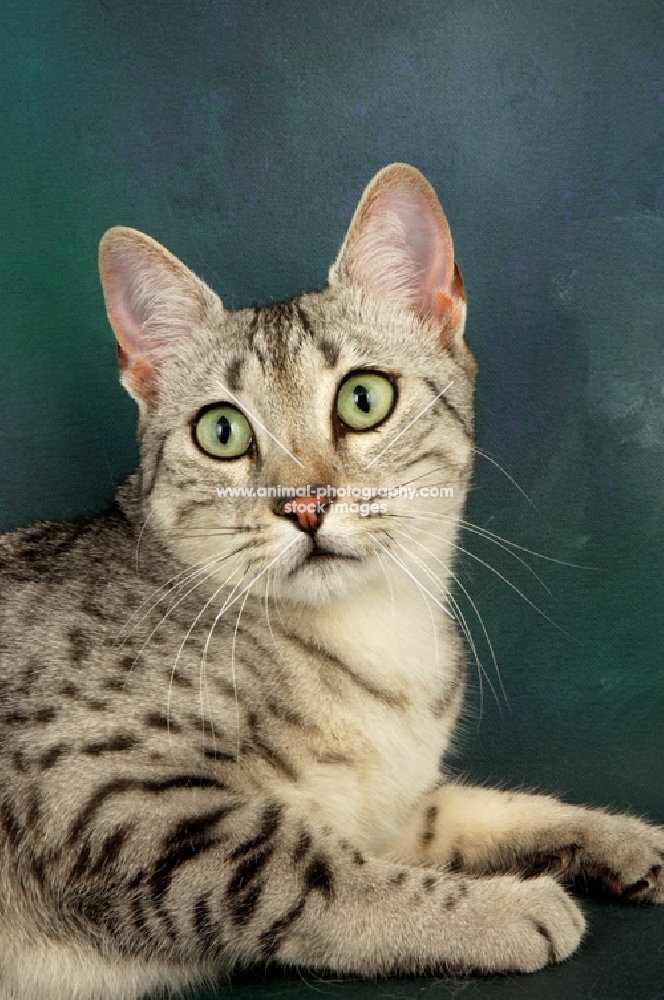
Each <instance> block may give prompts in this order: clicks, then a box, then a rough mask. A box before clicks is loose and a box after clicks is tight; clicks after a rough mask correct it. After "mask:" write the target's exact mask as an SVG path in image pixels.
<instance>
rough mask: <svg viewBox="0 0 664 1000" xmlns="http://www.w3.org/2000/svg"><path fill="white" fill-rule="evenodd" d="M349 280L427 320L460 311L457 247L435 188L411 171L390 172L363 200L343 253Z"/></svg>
mask: <svg viewBox="0 0 664 1000" xmlns="http://www.w3.org/2000/svg"><path fill="white" fill-rule="evenodd" d="M342 257H343V258H345V260H344V264H345V270H346V272H347V274H348V276H349V277H350V278H351V279H352V280H354V281H356V282H357V283H358V284H360V285H362V286H364V287H365V288H367V289H369V290H371V291H373V292H375V293H377V294H379V295H383V294H384V295H389V296H391V297H393V298H396V299H399V300H401V302H402V304H403V305H404V306H405V307H406V308H408V309H411V310H412V311H413V312H415V313H416V314H417V315H418V316H420V317H421V318H422V319H435V320H439V321H441V322H445V321H446V320H447V318H448V315H449V313H450V310H453V309H454V306H455V299H456V296H455V295H454V291H453V284H454V247H453V244H452V236H451V234H450V230H449V226H448V225H447V220H446V219H445V215H444V213H443V210H442V208H441V207H440V204H439V202H438V199H437V198H436V196H435V193H434V191H433V189H432V188H431V187H430V185H429V184H428V182H427V181H426V180H425V179H424V178H423V177H422V175H421V174H420V173H419V172H418V171H416V170H414V169H413V168H411V167H405V166H402V165H395V166H393V167H387V168H386V169H385V170H384V171H382V172H381V173H380V174H378V176H377V177H376V179H375V181H374V182H372V184H371V185H370V186H369V189H368V191H367V193H366V194H365V196H364V197H363V199H362V201H361V203H360V205H359V207H358V210H357V213H356V216H355V219H354V220H353V223H352V224H351V229H350V232H349V234H348V237H347V242H346V246H345V247H344V250H343V251H342Z"/></svg>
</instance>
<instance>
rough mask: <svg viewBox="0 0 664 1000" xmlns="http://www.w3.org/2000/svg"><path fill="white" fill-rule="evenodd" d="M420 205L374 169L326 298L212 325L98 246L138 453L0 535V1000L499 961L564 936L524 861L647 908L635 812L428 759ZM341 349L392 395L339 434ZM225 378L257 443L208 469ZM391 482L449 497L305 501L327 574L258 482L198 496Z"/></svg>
mask: <svg viewBox="0 0 664 1000" xmlns="http://www.w3.org/2000/svg"><path fill="white" fill-rule="evenodd" d="M384 212H388V213H391V214H390V217H389V219H388V223H386V224H383V222H384V219H383V216H382V214H381V213H384ZM395 212H397V213H401V215H400V216H399V218H397V219H396V221H395V218H394V213H395ZM422 213H424V216H423V215H422ZM427 213H430V214H429V215H427ZM381 220H382V221H381ZM441 220H442V221H441ZM443 223H444V216H443V215H442V210H441V209H440V206H438V203H437V201H436V200H435V195H433V192H432V190H431V189H430V188H429V186H428V185H427V183H426V181H424V179H423V178H422V177H421V176H420V175H419V174H417V172H416V171H414V170H412V168H407V167H404V166H403V165H396V166H394V167H392V168H388V170H387V171H384V172H382V173H381V174H380V175H378V177H377V178H376V179H375V180H374V182H372V185H370V187H369V189H368V191H367V193H366V194H365V196H364V198H363V201H362V202H361V204H360V207H359V208H358V212H357V213H356V217H355V219H354V221H353V223H352V224H351V228H350V230H349V234H348V237H347V238H346V241H345V243H344V248H343V249H342V252H341V254H340V257H339V258H338V260H337V262H336V263H335V265H334V267H333V269H332V271H331V274H330V283H329V285H328V287H327V288H326V289H325V290H323V291H322V292H315V293H309V294H306V295H303V296H300V297H298V298H296V299H293V300H291V301H288V302H283V303H277V304H273V305H270V306H267V307H263V308H260V309H250V310H241V311H239V312H235V313H231V312H228V311H227V310H225V309H224V307H223V306H222V304H221V303H220V302H219V300H218V299H217V298H216V297H215V296H214V294H213V293H212V292H211V291H210V290H209V289H207V288H206V287H205V286H204V285H203V284H202V283H201V282H200V281H199V280H198V279H195V278H194V277H193V276H191V275H190V273H189V272H188V271H187V270H186V268H185V267H184V265H181V264H180V263H179V262H177V261H175V259H174V258H172V257H171V256H170V255H168V254H167V252H165V251H162V249H161V248H159V247H158V245H157V244H155V243H154V241H151V240H149V239H148V238H147V237H143V236H141V235H140V234H136V233H133V232H132V231H128V230H121V231H118V230H114V231H111V234H109V236H108V237H106V238H105V243H103V244H102V277H103V280H104V286H105V291H106V295H107V302H108V304H109V315H110V318H111V321H112V323H113V325H114V328H115V330H116V334H117V336H118V340H119V343H120V348H121V367H122V372H123V380H124V382H125V384H126V385H127V388H128V389H129V390H130V391H131V393H132V395H134V397H135V398H136V399H137V401H138V403H139V442H140V447H141V466H140V469H139V470H138V471H137V473H135V474H134V475H132V476H131V477H130V478H129V480H128V481H127V482H126V483H125V484H124V485H123V486H122V487H121V488H120V490H119V492H118V495H117V497H116V500H115V502H114V503H113V505H112V507H111V508H110V510H109V511H107V512H106V513H105V514H103V515H100V516H98V517H93V518H85V519H80V520H78V521H76V522H72V523H70V524H64V525H63V524H53V523H47V522H44V523H40V524H37V525H34V526H32V527H29V528H24V529H21V530H18V531H15V532H12V533H10V534H8V535H5V536H4V537H2V539H0V575H1V578H2V580H1V584H0V660H1V670H0V758H1V761H2V767H1V768H0V841H1V844H0V998H1V1000H46V998H49V1000H65V998H67V1000H69V998H75V1000H106V998H109V1000H111V998H112V1000H133V998H137V997H139V996H140V995H142V994H143V993H145V992H146V991H150V990H155V991H159V990H162V989H170V990H173V991H177V990H180V989H183V988H184V987H185V986H186V985H188V984H196V983H205V982H212V981H213V980H214V978H215V977H218V976H220V975H222V974H224V973H228V972H229V971H231V970H232V969H234V968H235V967H237V966H238V965H246V964H249V963H253V962H269V961H278V962H281V963H284V964H287V965H289V964H295V965H301V966H307V967H314V968H323V969H324V968H327V969H333V970H336V971H337V972H349V973H354V974H362V975H369V976H372V975H377V974H390V973H397V972H399V973H404V972H425V971H448V970H449V971H472V970H481V971H494V970H503V971H528V970H533V969H537V968H540V967H541V966H543V965H545V964H546V963H548V962H552V961H558V960H560V959H562V958H564V957H566V956H567V955H568V954H569V953H570V952H571V951H572V950H573V949H574V948H575V947H576V945H577V944H578V942H579V939H580V937H581V934H582V932H583V927H584V920H583V917H582V915H581V913H580V911H579V908H578V906H577V904H576V903H575V902H573V901H572V899H571V898H570V897H569V896H568V895H567V893H566V892H565V890H564V889H563V888H562V887H561V886H560V885H559V884H558V883H557V882H556V881H554V879H553V878H552V877H551V874H548V873H552V874H555V875H557V876H566V877H569V878H571V877H574V876H576V875H577V874H578V873H585V874H586V875H590V876H592V877H596V878H597V879H598V880H600V881H602V882H603V884H604V885H605V886H606V887H607V888H608V889H609V890H610V891H612V892H614V893H618V894H621V895H623V896H628V897H632V898H651V899H654V900H657V901H659V900H661V898H662V896H663V888H662V879H661V867H662V859H663V858H664V854H663V851H664V835H663V834H662V832H661V831H660V830H659V829H657V828H654V827H648V826H646V824H644V823H642V822H641V821H639V820H635V819H631V818H625V817H614V816H609V815H608V814H605V813H600V812H594V811H591V810H585V809H581V808H578V807H572V806H566V805H563V804H562V803H559V802H556V801H555V800H552V799H548V798H544V797H535V796H532V797H529V796H525V795H521V794H519V795H516V794H515V795H512V796H510V795H508V794H507V793H500V792H494V791H491V790H482V789H468V788H463V787H461V786H458V785H455V784H452V783H449V782H446V781H445V780H444V776H443V775H442V774H441V772H440V760H441V757H442V756H443V754H444V752H445V750H446V748H447V747H448V745H449V742H450V739H451V738H452V734H453V731H454V727H455V723H456V720H457V717H458V714H459V712H460V708H461V703H462V697H463V688H464V653H463V647H462V643H461V640H460V638H459V635H458V632H457V626H456V623H455V622H454V621H452V619H451V618H450V616H449V615H448V614H447V613H446V612H445V608H444V606H443V605H444V601H445V600H446V594H447V593H448V591H449V589H450V588H451V587H452V582H453V578H452V565H453V551H454V543H455V539H456V537H457V533H458V526H459V518H460V516H461V512H462V509H463V503H464V499H465V495H466V491H467V488H468V482H469V478H470V473H471V465H472V461H471V459H472V426H473V416H472V393H473V380H474V373H475V365H474V361H473V359H472V356H471V354H470V352H469V350H468V348H467V347H466V345H465V343H464V341H463V336H462V334H463V322H464V317H465V297H464V296H463V290H462V286H461V283H460V281H461V279H460V274H459V271H458V268H456V267H455V265H454V260H453V255H452V257H451V258H450V257H449V254H452V245H451V237H450V236H449V230H448V229H447V228H446V223H444V224H443ZM372 227H373V228H372ZM394 233H396V234H398V238H399V247H398V254H397V255H396V257H395V254H394V253H392V251H391V250H390V248H389V247H387V248H386V247H384V246H382V244H381V240H383V239H386V238H388V239H389V238H391V237H390V234H394ZM427 234H428V235H427ZM429 237H430V240H429V243H427V239H429ZM409 241H412V246H411V243H410V242H409ZM413 247H415V249H416V253H415V250H414V249H413ZM427 248H428V249H427ZM411 251H412V253H413V254H414V256H413V259H412V260H411V259H410V257H409V254H411ZM366 254H369V255H370V256H371V260H369V261H366V260H364V257H363V255H365V256H366ZM427 254H428V255H429V256H427ZM394 260H397V261H398V267H397V268H396V272H395V274H396V277H395V279H394V280H391V279H390V274H389V271H390V267H391V266H392V265H391V264H390V261H394ZM386 269H387V272H386ZM418 282H419V284H418ZM170 297H172V298H173V310H172V312H169V301H170V300H171V299H170ZM132 310H133V312H132ZM365 369H370V370H372V371H379V372H384V373H386V374H387V375H389V376H390V378H391V379H392V380H393V382H394V385H395V386H396V393H397V403H396V406H395V408H394V411H393V413H392V414H391V415H390V416H389V418H388V419H387V420H386V421H385V423H383V424H381V426H380V427H379V428H377V429H376V430H375V431H370V432H366V433H361V434H360V433H352V432H350V431H349V429H348V427H347V426H345V425H343V423H342V422H340V421H339V420H338V419H337V417H336V416H335V402H334V401H335V396H336V392H337V389H338V386H339V384H340V382H341V381H342V380H343V378H344V377H345V376H346V375H347V374H348V373H349V372H352V371H357V370H365ZM450 383H451V384H450ZM448 384H450V387H449V390H448V391H447V392H446V393H445V394H444V395H442V396H441V395H440V393H441V391H442V390H443V389H444V388H445V386H447V385H448ZM227 393H231V394H232V396H230V397H228V396H227ZM228 398H231V399H234V400H236V401H238V400H239V401H240V404H241V405H242V406H243V407H244V409H245V412H246V414H247V416H248V418H249V419H250V420H252V421H254V425H253V430H254V435H255V440H254V443H253V445H252V450H251V453H247V455H246V456H244V457H240V458H238V459H236V460H233V461H228V462H223V461H218V460H214V459H212V458H210V457H209V456H207V455H205V454H203V453H202V452H201V451H200V449H198V448H197V446H196V444H195V441H194V437H193V435H192V424H193V423H194V422H195V420H196V415H197V414H198V413H199V412H200V411H201V410H202V409H203V408H205V407H206V406H209V405H210V404H212V403H214V402H219V401H222V402H224V401H226V402H227V401H228ZM240 404H238V405H240ZM418 415H420V416H419V417H418ZM256 421H259V422H256ZM409 423H411V424H412V427H410V428H409V430H408V433H404V434H403V435H401V436H400V431H401V430H402V429H403V428H406V427H407V426H408V425H409ZM268 430H269V431H270V433H271V434H272V435H273V437H270V435H269V434H268V433H267V431H268ZM275 438H276V439H278V442H280V444H281V445H283V447H279V446H278V445H277V444H276V443H275V440H274V439H275ZM390 442H393V443H392V444H390ZM386 445H390V446H389V448H388V449H387V450H386V451H385V453H384V455H383V456H382V457H381V460H380V462H373V463H372V466H371V467H370V468H367V466H368V465H369V463H370V462H371V461H372V459H373V458H374V457H375V456H377V455H378V453H379V452H380V451H381V449H385V446H386ZM284 449H287V450H284ZM288 452H290V455H289V454H288ZM292 456H296V457H297V458H298V459H299V461H300V463H301V465H300V466H298V465H297V464H296V463H295V462H294V460H293V458H292ZM405 482H409V483H417V484H418V485H420V486H422V485H438V484H441V483H443V484H445V485H451V486H453V488H454V493H453V496H451V497H449V498H446V499H445V501H444V508H443V507H442V503H443V502H442V501H441V511H442V513H444V514H445V515H446V516H445V518H444V519H443V520H439V521H438V522H435V524H434V525H432V522H431V521H430V520H429V519H428V517H429V514H430V513H431V501H430V500H428V501H427V500H424V499H422V498H417V499H408V498H406V497H399V498H395V499H394V500H391V501H390V503H389V509H388V510H387V512H385V513H384V514H383V513H374V514H370V515H369V516H367V517H362V516H361V515H360V514H359V513H352V512H336V511H334V510H329V511H328V512H326V513H325V516H324V518H323V520H322V522H321V524H320V526H319V528H318V531H317V532H316V543H317V544H319V545H320V546H322V547H323V548H324V549H326V550H327V551H328V552H329V551H332V552H333V553H334V558H332V559H328V560H327V561H325V560H323V561H321V560H318V561H317V560H315V559H312V558H310V556H311V553H312V551H313V542H312V537H311V534H310V533H306V532H304V531H299V529H298V527H297V525H296V524H295V523H294V522H293V520H292V519H288V518H286V517H283V516H281V513H280V511H279V509H278V508H277V506H276V505H275V503H274V502H273V501H271V500H269V499H265V498H261V497H258V496H254V497H243V498H235V499H234V500H233V501H232V502H231V501H229V500H220V499H219V497H218V496H217V493H216V487H217V486H233V485H250V486H254V487H255V488H258V487H259V486H261V485H276V484H279V483H282V484H288V483H289V484H292V485H293V486H302V485H304V484H313V485H320V484H325V485H327V484H328V483H329V484H331V485H335V486H346V485H350V486H352V487H355V488H360V489H361V488H363V487H364V488H366V487H369V486H372V485H376V484H379V485H385V486H394V485H398V484H400V483H405ZM432 527H433V528H434V529H435V530H434V534H433V536H432V535H431V533H430V532H431V530H432ZM404 532H405V534H404ZM404 537H406V538H407V539H408V544H407V545H406V546H405V547H404V546H403V545H402V544H401V542H402V539H403V538H404ZM418 543H420V548H419V549H418V548H417V545H418ZM414 553H419V556H418V558H417V559H415V558H414ZM392 557H394V558H392ZM414 578H415V579H414ZM418 581H419V582H418ZM423 587H424V588H426V589H425V590H423V589H422V588H423ZM434 592H435V593H436V594H438V595H439V599H437V602H435V601H434V600H432V596H433V594H434ZM532 875H539V876H540V877H537V878H534V877H533V878H527V877H526V876H532Z"/></svg>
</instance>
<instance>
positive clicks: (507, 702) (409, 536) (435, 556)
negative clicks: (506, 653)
mask: <svg viewBox="0 0 664 1000" xmlns="http://www.w3.org/2000/svg"><path fill="white" fill-rule="evenodd" d="M397 530H398V529H397ZM401 531H402V533H405V534H406V535H407V536H408V538H409V539H410V541H412V542H415V544H416V545H419V546H420V548H423V549H424V551H425V552H428V553H429V555H430V556H432V558H433V559H435V561H436V562H437V563H439V564H440V565H441V566H442V567H443V569H444V570H446V572H447V573H449V575H450V577H451V578H452V579H453V580H454V582H455V583H456V585H457V587H459V589H460V590H461V591H462V593H463V594H464V596H465V597H466V599H467V600H468V602H469V604H470V606H471V607H472V609H473V611H474V612H475V615H476V616H477V619H478V621H479V623H480V627H481V629H482V632H483V634H484V638H485V640H486V643H487V646H488V648H489V653H490V654H491V660H492V662H493V666H494V670H495V671H496V676H497V678H498V683H499V684H500V690H501V692H502V695H503V698H504V699H505V704H506V705H507V707H508V708H509V700H508V698H507V692H506V691H505V686H504V684H503V678H502V676H501V673H500V668H499V666H498V659H497V657H496V653H495V650H494V648H493V643H492V642H491V639H490V637H489V633H488V632H487V629H486V625H485V624H484V619H483V618H482V615H481V614H480V612H479V609H478V607H477V605H476V604H475V601H474V600H473V598H472V597H471V596H470V594H469V593H468V591H467V590H466V588H465V587H464V585H463V584H462V582H461V580H459V578H458V576H456V574H455V573H453V571H452V569H451V568H450V567H449V566H447V564H446V563H444V562H443V560H442V559H440V558H439V557H438V556H437V555H436V554H435V552H433V551H432V550H431V549H430V548H429V547H428V546H427V545H424V544H423V543H422V542H418V540H417V539H416V538H413V536H412V535H410V534H408V532H404V529H403V528H402V529H401ZM425 534H431V532H425ZM469 631H470V628H469ZM474 655H475V658H476V660H477V659H478V657H477V654H474ZM478 667H479V664H478ZM485 676H486V679H487V681H488V682H489V686H490V687H491V690H492V691H493V694H494V697H495V699H496V704H497V705H498V708H499V710H500V711H501V712H502V708H501V705H500V700H499V698H498V697H497V695H496V692H495V691H494V688H493V684H491V680H490V678H489V676H488V675H487V674H486V672H485ZM479 680H480V718H481V717H482V688H481V685H482V677H481V675H480V678H479Z"/></svg>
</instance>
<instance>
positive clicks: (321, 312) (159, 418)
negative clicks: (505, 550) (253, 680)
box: [101, 165, 474, 605]
mask: <svg viewBox="0 0 664 1000" xmlns="http://www.w3.org/2000/svg"><path fill="white" fill-rule="evenodd" d="M101 272H102V279H103V282H104V290H105V294H106V300H107V305H108V310H109V317H110V319H111V322H112V324H113V327H114V329H115V332H116V335H117V337H118V342H119V348H120V361H121V367H122V369H123V381H124V382H125V385H126V386H127V388H128V389H129V391H130V392H131V393H132V395H133V396H134V397H135V398H136V399H137V401H138V403H139V407H140V425H139V426H140V440H141V455H142V470H143V494H144V513H145V515H146V516H147V517H149V523H150V527H151V529H152V530H154V531H156V532H157V533H158V534H159V536H160V537H161V539H162V540H163V541H164V543H165V544H166V545H167V547H168V548H169V549H170V550H171V551H172V552H173V553H174V554H175V555H176V556H177V558H178V559H179V560H180V561H182V562H184V563H185V564H186V565H191V566H194V565H196V566H197V567H199V568H200V576H199V578H198V579H199V581H203V579H204V578H205V581H204V584H205V589H206V590H208V591H210V589H211V590H212V592H214V591H215V590H216V589H217V588H220V587H223V590H221V591H220V594H222V596H224V597H226V596H227V595H230V596H228V599H232V596H233V595H235V596H236V597H237V596H238V595H240V594H242V592H243V591H247V588H249V589H253V590H254V593H265V590H266V587H267V588H268V589H269V593H270V594H272V595H274V596H278V597H280V598H281V599H282V600H290V601H293V602H295V603H298V604H308V605H320V604H325V603H328V602H330V601H333V600H338V599H343V598H346V597H348V596H350V595H352V594H353V592H355V591H357V590H358V588H361V587H362V586H363V585H364V584H366V583H367V582H368V581H370V580H371V579H373V578H374V577H377V576H378V575H380V574H385V572H386V563H387V564H388V565H391V564H393V563H394V561H395V559H397V560H399V561H400V562H401V563H402V564H403V565H404V566H405V567H406V568H407V569H409V570H410V572H413V573H414V574H415V575H416V576H417V577H418V578H419V579H421V580H422V582H423V583H425V584H426V583H427V577H426V575H425V574H424V573H423V571H422V565H419V566H418V560H419V561H420V563H422V564H423V565H424V566H426V567H427V568H428V571H429V572H430V573H431V572H434V573H435V572H436V571H438V572H440V566H436V559H438V560H440V559H444V557H445V556H446V555H447V552H446V551H445V550H446V547H448V546H449V544H450V541H451V539H452V538H453V536H454V534H455V531H456V528H457V524H458V518H459V515H460V511H461V508H462V505H463V500H464V497H465V493H466V487H467V481H468V476H469V473H470V467H471V457H472V438H471V432H472V385H473V376H474V363H473V361H472V357H471V355H470V353H469V351H468V349H467V348H466V346H465V343H464V341H463V337H462V334H463V323H464V318H465V298H464V294H463V288H462V285H461V280H460V276H459V273H458V270H457V269H455V266H454V257H453V251H452V243H451V237H450V235H449V229H448V228H447V224H446V222H445V218H444V216H443V214H442V210H441V209H440V207H439V205H438V202H437V200H436V199H435V195H433V192H432V189H431V188H430V187H429V185H428V184H427V182H426V181H425V180H424V178H422V177H421V175H420V174H418V173H417V172H416V171H414V170H413V168H409V167H404V166H400V165H395V166H393V167H390V168H387V169H386V170H385V171H382V172H381V173H380V174H379V175H377V177H376V178H375V179H374V181H373V182H372V184H371V185H370V186H369V188H368V189H367V191H366V192H365V194H364V196H363V199H362V201H361V203H360V206H359V207H358V210H357V212H356V214H355V217H354V219H353V222H352V224H351V227H350V230H349V233H348V236H347V237H346V240H345V242H344V246H343V247H342V250H341V252H340V255H339V258H338V259H337V261H336V263H335V265H334V266H333V268H332V270H331V272H330V284H329V286H328V288H326V289H325V290H324V291H322V292H317V293H311V294H307V295H304V296H301V297H299V298H298V299H295V300H293V301H290V302H286V303H279V304H276V305H272V306H266V307H263V308H262V309H258V310H241V311H238V312H234V313H232V312H228V311H226V310H225V309H224V307H223V306H222V304H221V302H220V301H219V299H218V298H217V297H216V296H215V295H214V293H212V292H211V291H210V290H209V289H208V288H207V287H206V286H204V285H203V284H202V283H201V282H200V281H199V280H198V279H196V278H195V277H194V276H193V275H192V274H191V273H190V272H188V271H187V270H186V268H184V266H183V265H182V264H180V263H179V262H178V261H176V260H175V259H174V258H172V257H171V256H170V255H169V254H168V253H167V252H166V251H164V250H163V248H161V247H159V246H158V245H157V244H155V243H154V242H153V241H151V240H149V239H148V238H147V237H144V236H142V235H140V234H137V233H134V232H133V231H132V230H117V229H116V230H111V231H110V232H109V233H108V234H107V235H106V237H105V238H104V241H103V242H102V249H101ZM443 390H445V391H444V392H443ZM441 393H442V395H441ZM436 397H438V398H436ZM399 487H401V488H402V489H401V494H400V495H398V496H397V495H395V490H397V489H398V488H399ZM423 487H424V488H425V489H427V490H428V491H429V493H431V491H432V487H433V488H434V491H436V490H437V491H438V494H439V495H438V496H436V495H435V492H434V495H433V496H431V495H429V496H422V495H418V496H413V495H412V491H413V490H415V489H417V490H420V491H421V490H422V488H423ZM307 488H310V489H311V490H312V493H311V494H309V495H307V494H306V493H305V491H306V490H307ZM330 488H331V489H330ZM405 489H408V490H409V492H408V493H406V492H404V490H405ZM230 490H235V494H236V495H234V496H231V495H228V493H229V491H230ZM295 491H297V492H296V495H295V496H293V495H292V494H293V492H295ZM387 491H391V493H387ZM443 491H446V492H445V493H443ZM223 493H226V495H221V494H223ZM303 494H304V495H303ZM317 494H318V495H317ZM372 494H373V495H372ZM447 561H448V562H449V559H448V560H447ZM391 568H392V569H393V568H394V566H393V565H391ZM252 581H253V582H252ZM429 586H432V584H431V581H429Z"/></svg>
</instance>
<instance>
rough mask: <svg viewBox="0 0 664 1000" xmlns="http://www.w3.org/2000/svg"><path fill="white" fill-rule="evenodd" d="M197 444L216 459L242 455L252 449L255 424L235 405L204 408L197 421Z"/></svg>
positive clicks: (195, 428) (221, 404) (195, 435)
mask: <svg viewBox="0 0 664 1000" xmlns="http://www.w3.org/2000/svg"><path fill="white" fill-rule="evenodd" d="M194 438H195V441H196V444H197V445H198V447H199V448H201V449H202V450H203V451H204V452H207V454H208V455H212V457H213V458H238V457H239V456H240V455H244V454H246V452H248V451H249V449H250V448H251V443H252V441H253V438H254V435H253V431H252V429H251V424H250V423H249V421H248V420H247V418H246V417H245V415H244V414H243V413H240V411H239V410H236V409H235V407H234V406H229V405H227V404H225V403H220V404H219V406H212V407H210V409H208V410H204V411H203V413H201V415H200V416H199V418H198V420H197V421H196V423H195V424H194Z"/></svg>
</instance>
